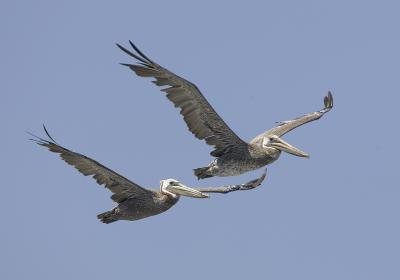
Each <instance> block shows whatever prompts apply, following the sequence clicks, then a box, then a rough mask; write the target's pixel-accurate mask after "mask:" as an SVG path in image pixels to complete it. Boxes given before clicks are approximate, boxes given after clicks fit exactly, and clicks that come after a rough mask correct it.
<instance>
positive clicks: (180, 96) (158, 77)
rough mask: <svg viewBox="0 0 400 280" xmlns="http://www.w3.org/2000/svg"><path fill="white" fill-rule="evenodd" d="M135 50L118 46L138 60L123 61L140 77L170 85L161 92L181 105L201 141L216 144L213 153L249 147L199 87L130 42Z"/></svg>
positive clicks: (194, 132) (218, 153) (217, 154)
mask: <svg viewBox="0 0 400 280" xmlns="http://www.w3.org/2000/svg"><path fill="white" fill-rule="evenodd" d="M129 43H130V44H131V46H132V48H133V49H134V50H135V51H136V54H135V53H132V52H131V51H129V50H127V49H126V48H124V47H122V46H121V45H119V44H117V46H118V47H119V48H120V49H121V50H123V51H124V52H125V53H127V54H128V55H130V56H132V57H133V58H135V59H136V60H138V63H137V64H123V65H125V66H128V67H129V68H130V69H132V70H133V71H134V72H135V73H136V74H137V75H138V76H141V77H153V78H155V80H154V81H153V83H155V84H156V85H158V86H167V87H165V88H163V89H161V91H163V92H165V93H166V95H167V98H168V99H169V100H170V101H171V102H172V103H174V105H175V107H179V108H180V109H181V110H180V113H181V115H183V118H184V120H185V122H186V124H187V126H188V128H189V130H190V131H191V132H192V133H193V134H194V135H195V136H196V137H197V138H198V139H200V140H205V141H206V143H207V144H209V145H211V146H214V147H215V150H214V151H213V152H211V155H213V156H215V157H219V156H221V155H223V154H225V153H227V152H233V151H234V150H235V149H236V150H240V148H243V147H246V145H247V144H246V142H244V141H243V140H242V139H240V138H239V137H238V136H237V135H236V134H235V133H234V132H233V131H232V130H231V129H230V128H229V126H228V125H227V124H226V123H225V122H224V121H223V119H222V118H221V117H220V116H219V115H218V114H217V112H215V110H214V109H213V107H211V105H210V103H208V101H207V100H206V99H205V98H204V96H203V94H202V93H201V92H200V90H199V89H198V88H197V86H196V85H195V84H193V83H191V82H189V81H187V80H185V79H183V78H181V77H179V76H178V75H176V74H174V73H172V72H171V71H169V70H167V69H165V68H163V67H161V66H160V65H158V64H157V63H155V62H154V61H152V60H151V59H149V58H148V57H147V56H146V55H144V54H143V53H142V52H141V51H140V50H139V49H138V48H137V47H136V46H135V45H134V44H133V43H132V42H131V41H129Z"/></svg>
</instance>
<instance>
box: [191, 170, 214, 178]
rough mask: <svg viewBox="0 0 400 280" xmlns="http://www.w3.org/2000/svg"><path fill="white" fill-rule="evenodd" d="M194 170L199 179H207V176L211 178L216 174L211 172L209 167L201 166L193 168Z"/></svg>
mask: <svg viewBox="0 0 400 280" xmlns="http://www.w3.org/2000/svg"><path fill="white" fill-rule="evenodd" d="M193 171H194V175H196V177H197V179H199V180H200V179H205V178H209V177H213V176H214V175H211V174H209V173H208V172H207V171H208V167H200V168H196V169H193Z"/></svg>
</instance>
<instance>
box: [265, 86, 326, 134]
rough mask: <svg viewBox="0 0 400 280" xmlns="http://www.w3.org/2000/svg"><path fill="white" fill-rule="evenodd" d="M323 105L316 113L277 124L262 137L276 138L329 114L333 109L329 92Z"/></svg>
mask: <svg viewBox="0 0 400 280" xmlns="http://www.w3.org/2000/svg"><path fill="white" fill-rule="evenodd" d="M324 105H325V107H324V108H323V109H321V110H319V111H317V112H313V113H310V114H307V115H304V116H302V117H299V118H297V119H293V120H289V121H284V122H281V123H279V125H278V126H277V127H274V128H272V129H270V130H268V131H267V132H265V134H264V136H268V135H277V136H282V135H284V134H286V133H288V132H289V131H291V130H292V129H295V128H296V127H298V126H301V125H303V124H306V123H308V122H312V121H315V120H318V119H319V118H321V117H322V116H323V115H324V114H325V113H327V112H329V111H330V110H331V109H332V107H333V97H332V94H331V92H330V91H329V92H328V95H327V96H325V97H324Z"/></svg>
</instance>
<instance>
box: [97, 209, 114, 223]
mask: <svg viewBox="0 0 400 280" xmlns="http://www.w3.org/2000/svg"><path fill="white" fill-rule="evenodd" d="M97 218H99V219H100V221H102V222H103V223H105V224H109V223H113V222H116V221H118V218H116V217H115V214H114V211H113V210H111V211H107V212H104V213H101V214H99V215H97Z"/></svg>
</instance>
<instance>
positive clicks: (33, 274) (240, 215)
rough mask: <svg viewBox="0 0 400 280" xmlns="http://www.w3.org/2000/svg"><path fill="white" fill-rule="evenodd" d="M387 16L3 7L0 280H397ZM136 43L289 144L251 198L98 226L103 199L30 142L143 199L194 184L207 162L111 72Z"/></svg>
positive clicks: (242, 127)
mask: <svg viewBox="0 0 400 280" xmlns="http://www.w3.org/2000/svg"><path fill="white" fill-rule="evenodd" d="M399 11H400V5H399V4H398V2H397V1H242V4H233V3H232V1H225V2H224V3H222V1H221V2H219V3H217V2H216V1H196V2H195V1H191V2H189V1H146V2H145V1H142V2H141V3H140V2H139V1H63V2H61V1H1V3H0V36H1V37H0V38H1V47H0V48H1V52H0V58H1V63H0V77H1V78H0V79H1V83H0V96H1V102H0V107H1V109H0V117H1V138H0V142H1V158H0V164H1V170H2V172H1V174H2V175H1V179H2V180H1V195H0V210H1V212H0V213H1V216H2V219H1V220H2V221H1V230H0V245H1V250H0V263H1V265H0V278H1V279H97V280H101V279H161V278H163V279H202V280H204V279H278V280H279V279H307V280H311V279H318V280H319V279H324V280H329V279H332V280H337V279H341V280H347V279H363V280H366V279H386V280H390V279H400V266H399V263H400V241H399V236H400V224H399V211H400V204H399V200H400V189H399V186H400V185H399V171H398V170H399V162H398V159H399V143H400V139H399V138H400V137H399V124H398V120H399V113H398V108H399V103H400V97H399V89H400V85H399V82H400V76H399V70H400V66H399V65H400V35H399V34H400V33H399V27H400V17H399ZM129 39H131V40H133V41H134V42H135V43H136V44H137V45H138V46H139V47H140V48H141V49H142V50H143V51H144V52H145V53H146V54H147V55H148V56H150V57H151V58H153V59H154V60H155V61H157V62H159V63H160V64H161V65H163V66H165V67H167V68H169V69H171V70H173V71H175V72H176V73H177V74H179V75H182V76H184V77H185V78H187V79H189V80H191V81H193V82H195V83H196V84H197V85H198V86H199V87H200V89H201V90H202V92H203V93H204V95H205V96H206V98H207V99H208V100H209V101H210V103H211V104H212V105H213V106H214V108H215V109H216V110H217V111H218V112H219V113H220V115H221V116H222V117H223V118H224V119H225V120H226V122H227V123H228V124H229V125H230V126H231V127H232V129H233V130H234V131H235V132H236V133H237V134H238V135H240V136H241V137H242V138H243V139H245V140H249V139H251V138H253V137H254V136H256V135H257V134H259V133H261V132H263V131H265V130H267V129H269V128H270V127H272V126H273V125H274V124H275V121H281V120H287V119H291V118H293V117H297V116H299V115H302V114H305V113H309V112H312V111H315V110H319V109H321V108H322V106H323V102H322V99H323V96H324V95H325V94H326V92H327V91H328V90H332V92H333V96H334V101H335V107H334V109H333V110H332V111H331V112H330V113H328V114H326V115H325V116H324V117H323V118H322V119H321V120H319V121H316V122H314V123H311V124H308V125H306V126H303V127H301V128H299V129H297V130H295V131H293V132H292V133H290V134H287V135H285V137H284V138H285V140H287V141H288V142H290V143H292V144H294V145H295V146H297V147H299V148H301V149H302V150H304V151H306V152H309V153H310V155H311V158H310V159H308V160H307V159H304V158H298V157H294V156H291V155H287V154H283V155H282V156H281V158H280V159H279V160H278V161H277V162H276V163H274V164H272V165H270V166H269V169H268V172H269V173H268V175H269V176H268V178H267V179H266V181H265V183H264V184H263V185H262V186H261V187H259V188H258V189H256V190H253V191H248V192H236V193H232V194H229V195H226V196H223V195H213V196H212V198H211V199H208V200H195V199H190V198H182V199H181V201H180V202H179V203H178V204H177V205H176V206H175V207H173V208H172V209H171V210H170V211H167V212H165V213H163V214H161V215H158V216H155V217H151V218H148V219H144V220H141V221H136V222H117V223H114V224H110V225H105V224H102V223H100V222H99V221H98V220H97V218H96V215H97V214H98V213H101V212H103V211H106V210H109V209H111V208H112V207H113V206H114V204H113V202H112V201H111V200H110V199H109V196H110V192H109V191H108V190H106V189H103V188H101V187H99V186H98V185H97V184H96V183H95V181H94V180H93V179H90V178H87V177H84V176H82V175H80V174H79V173H78V172H77V171H76V170H74V169H73V168H72V167H70V166H68V165H66V164H65V163H64V162H62V161H61V160H60V159H59V158H58V156H56V155H55V154H52V153H50V152H48V151H46V150H45V149H43V148H41V147H39V146H36V145H35V144H33V143H32V142H30V141H28V138H29V136H28V135H27V134H26V133H25V132H26V131H30V132H33V133H35V134H38V135H42V136H43V135H44V133H43V131H42V128H41V126H42V124H43V123H45V124H46V125H47V127H48V129H49V131H50V132H51V133H52V135H53V136H54V138H55V139H56V140H57V141H58V142H59V143H60V144H62V145H64V146H66V147H68V148H71V149H72V150H74V151H77V152H80V153H83V154H85V155H87V156H90V157H92V158H94V159H96V160H98V161H99V162H101V163H103V164H105V165H106V166H108V167H110V168H112V169H114V170H115V171H117V172H119V173H121V174H123V175H124V176H126V177H128V178H130V179H131V180H133V181H134V182H137V183H138V184H141V185H142V186H146V187H153V188H158V185H159V180H160V179H164V178H170V177H173V178H176V179H179V180H180V181H182V182H184V183H185V184H187V185H190V186H195V187H197V186H219V185H225V184H231V183H243V182H246V181H248V180H250V179H253V178H255V177H257V176H259V175H260V174H261V172H262V170H261V169H260V170H257V171H254V172H250V173H246V174H244V175H241V176H237V177H230V178H211V179H207V180H204V181H197V180H196V179H195V177H194V176H193V174H192V169H193V168H196V167H201V166H204V165H206V164H208V163H209V162H210V161H211V160H212V158H211V156H209V155H208V153H209V152H210V151H211V147H209V146H207V145H206V144H205V143H203V142H201V141H199V140H197V139H195V138H194V137H193V136H192V135H191V134H190V133H189V132H188V131H187V128H186V125H185V123H184V122H183V120H182V119H181V116H180V115H179V113H178V110H176V109H175V108H173V106H172V104H171V103H170V102H169V101H168V100H167V99H166V98H165V97H164V96H163V94H162V93H161V92H159V90H158V88H157V87H155V86H154V85H153V84H152V83H150V80H149V79H143V78H138V77H137V76H135V75H134V74H133V72H131V71H130V70H129V69H127V68H125V67H122V66H120V65H119V64H118V63H120V62H130V61H131V60H130V58H129V57H127V56H126V55H125V54H124V53H122V52H121V51H120V50H119V49H118V48H116V47H115V43H116V42H119V43H121V44H124V45H127V44H128V40H129Z"/></svg>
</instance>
